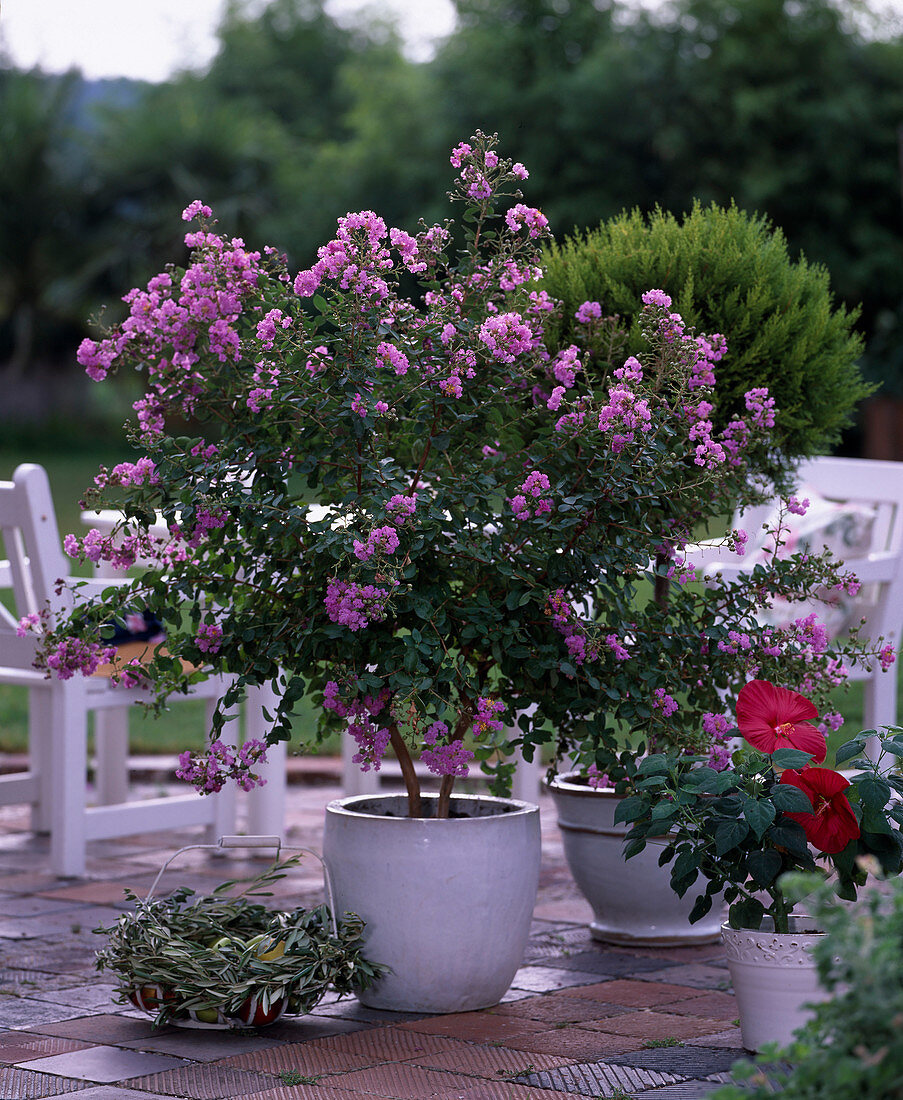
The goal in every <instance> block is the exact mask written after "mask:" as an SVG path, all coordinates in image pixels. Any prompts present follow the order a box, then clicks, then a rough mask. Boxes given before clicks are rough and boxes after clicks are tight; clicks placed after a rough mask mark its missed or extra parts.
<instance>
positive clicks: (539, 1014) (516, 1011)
mask: <svg viewBox="0 0 903 1100" xmlns="http://www.w3.org/2000/svg"><path fill="white" fill-rule="evenodd" d="M631 1011H632V1009H629V1008H624V1007H623V1006H622V1005H615V1004H606V1003H604V1002H603V1001H591V1000H590V999H589V997H569V996H567V995H566V994H564V993H549V994H547V995H546V996H545V997H531V998H530V999H529V1000H526V1001H517V1002H516V1003H515V1004H511V1005H501V1006H499V1007H498V1008H494V1009H492V1015H493V1016H508V1017H512V1016H516V1017H520V1018H521V1019H527V1020H538V1021H542V1022H544V1023H546V1024H563V1023H570V1024H579V1023H581V1021H583V1020H599V1019H602V1018H603V1017H606V1016H617V1015H619V1014H621V1013H623V1012H631Z"/></svg>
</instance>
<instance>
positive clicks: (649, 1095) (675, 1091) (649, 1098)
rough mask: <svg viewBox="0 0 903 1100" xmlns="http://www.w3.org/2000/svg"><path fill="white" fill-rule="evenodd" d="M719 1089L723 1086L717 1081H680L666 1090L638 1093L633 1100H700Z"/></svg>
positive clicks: (666, 1086) (665, 1088) (668, 1086)
mask: <svg viewBox="0 0 903 1100" xmlns="http://www.w3.org/2000/svg"><path fill="white" fill-rule="evenodd" d="M719 1088H721V1085H720V1084H719V1083H718V1082H717V1081H694V1080H689V1081H678V1082H677V1083H676V1084H674V1085H665V1087H664V1088H660V1089H651V1090H647V1091H645V1092H636V1093H634V1095H633V1100H700V1098H701V1097H703V1096H707V1095H708V1094H709V1093H710V1092H714V1091H715V1089H719Z"/></svg>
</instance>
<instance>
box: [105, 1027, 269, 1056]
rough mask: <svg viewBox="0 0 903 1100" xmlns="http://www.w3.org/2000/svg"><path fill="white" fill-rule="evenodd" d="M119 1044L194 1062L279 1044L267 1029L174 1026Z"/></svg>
mask: <svg viewBox="0 0 903 1100" xmlns="http://www.w3.org/2000/svg"><path fill="white" fill-rule="evenodd" d="M117 1045H118V1046H121V1047H125V1048H128V1049H129V1050H144V1051H150V1052H153V1053H154V1054H171V1055H172V1056H173V1057H175V1058H187V1059H190V1060H191V1061H193V1062H215V1061H219V1060H221V1059H224V1058H231V1057H233V1056H234V1055H237V1054H244V1053H246V1052H249V1051H259V1050H265V1049H266V1048H268V1047H272V1046H280V1045H281V1044H280V1042H279V1040H278V1039H271V1038H270V1036H269V1033H268V1031H264V1032H261V1033H260V1034H256V1035H255V1034H243V1033H242V1032H240V1031H214V1030H213V1029H211V1030H210V1031H202V1030H200V1029H198V1030H194V1029H192V1028H173V1029H171V1030H168V1031H166V1032H164V1033H163V1034H162V1035H161V1034H160V1033H159V1032H158V1033H157V1034H155V1035H150V1036H148V1037H146V1038H142V1039H128V1040H126V1041H125V1042H120V1043H118V1044H117Z"/></svg>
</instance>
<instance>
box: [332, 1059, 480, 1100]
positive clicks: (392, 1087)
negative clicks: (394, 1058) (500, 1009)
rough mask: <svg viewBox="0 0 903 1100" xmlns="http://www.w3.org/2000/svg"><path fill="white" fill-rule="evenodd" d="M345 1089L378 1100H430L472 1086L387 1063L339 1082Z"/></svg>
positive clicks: (448, 1075)
mask: <svg viewBox="0 0 903 1100" xmlns="http://www.w3.org/2000/svg"><path fill="white" fill-rule="evenodd" d="M340 1081H341V1085H342V1087H343V1088H346V1089H349V1090H350V1091H351V1092H357V1093H362V1092H363V1093H367V1094H369V1095H371V1096H377V1097H379V1100H428V1098H429V1097H433V1096H436V1095H438V1094H445V1093H448V1092H450V1091H451V1090H453V1089H458V1088H463V1087H465V1086H466V1085H468V1084H470V1083H472V1081H471V1079H469V1078H467V1077H463V1076H461V1075H460V1074H454V1073H443V1072H441V1071H440V1070H432V1069H423V1068H422V1067H421V1066H411V1065H408V1064H407V1063H403V1062H387V1063H385V1064H383V1065H380V1066H371V1067H369V1069H359V1070H354V1071H353V1072H351V1073H346V1074H343V1075H342V1077H341V1078H340Z"/></svg>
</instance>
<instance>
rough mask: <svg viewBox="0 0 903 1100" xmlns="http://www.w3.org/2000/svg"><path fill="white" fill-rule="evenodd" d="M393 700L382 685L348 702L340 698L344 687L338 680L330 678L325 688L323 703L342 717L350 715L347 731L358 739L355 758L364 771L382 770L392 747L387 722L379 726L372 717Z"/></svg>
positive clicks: (353, 758) (353, 759)
mask: <svg viewBox="0 0 903 1100" xmlns="http://www.w3.org/2000/svg"><path fill="white" fill-rule="evenodd" d="M390 700H391V696H390V694H389V691H388V689H386V688H383V690H382V691H380V692H378V693H377V694H376V695H365V696H364V697H363V698H362V699H361V698H356V699H352V700H350V701H348V702H346V701H345V700H343V699H342V698H341V691H340V688H339V685H338V683H337V682H336V681H335V680H330V681H329V682H328V683H327V684H326V687H325V688H324V689H323V706H324V708H325V709H326V710H331V711H332V712H333V713H334V714H337V715H338V716H339V717H340V718H347V719H348V732H349V733H350V734H351V736H352V737H353V738H354V740H355V741H356V742H357V746H358V751H357V752H356V753H355V754H354V756H352V758H351V759H352V761H353V762H354V763H355V764H358V765H360V768H361V771H365V772H368V771H370V769H371V768H372V769H373V770H374V771H377V772H378V771H379V769H380V765H381V763H382V759H383V757H384V756H385V754H386V749H387V748H388V747H389V740H390V736H391V734H390V731H389V728H388V726H384V727H380V726H379V725H378V723H376V722H374V721H373V719H374V718H375V717H376V716H377V715H379V714H381V713H382V712H383V711H384V710H385V709H386V707H387V706H388V704H389V702H390Z"/></svg>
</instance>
